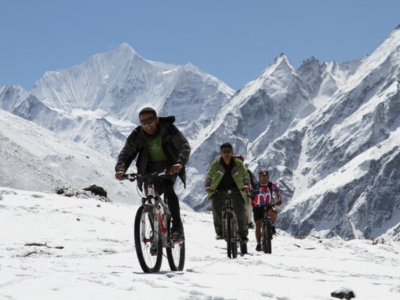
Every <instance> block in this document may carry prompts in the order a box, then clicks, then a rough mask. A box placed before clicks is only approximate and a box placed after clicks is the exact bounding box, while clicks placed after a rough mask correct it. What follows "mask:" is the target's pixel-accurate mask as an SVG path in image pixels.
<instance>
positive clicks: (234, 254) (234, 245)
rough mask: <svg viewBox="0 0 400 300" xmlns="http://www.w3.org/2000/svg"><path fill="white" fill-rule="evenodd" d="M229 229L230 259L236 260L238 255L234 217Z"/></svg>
mask: <svg viewBox="0 0 400 300" xmlns="http://www.w3.org/2000/svg"><path fill="white" fill-rule="evenodd" d="M231 223H232V224H231V228H232V233H233V235H232V239H231V249H232V250H231V252H232V257H233V258H236V257H237V254H238V234H237V223H236V219H235V218H234V217H232V218H231Z"/></svg>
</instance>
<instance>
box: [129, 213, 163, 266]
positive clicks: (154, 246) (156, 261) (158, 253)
mask: <svg viewBox="0 0 400 300" xmlns="http://www.w3.org/2000/svg"><path fill="white" fill-rule="evenodd" d="M134 235H135V249H136V254H137V258H138V260H139V264H140V266H141V268H142V270H143V272H145V273H154V272H158V271H160V268H161V262H162V241H161V237H160V235H159V236H158V237H155V236H154V235H155V228H154V212H153V209H152V208H151V207H146V206H141V207H139V209H138V211H137V213H136V217H135V228H134Z"/></svg>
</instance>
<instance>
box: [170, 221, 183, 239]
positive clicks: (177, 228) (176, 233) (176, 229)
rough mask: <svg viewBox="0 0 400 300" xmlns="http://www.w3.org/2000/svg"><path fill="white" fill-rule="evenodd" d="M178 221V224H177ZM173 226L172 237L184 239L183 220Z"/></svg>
mask: <svg viewBox="0 0 400 300" xmlns="http://www.w3.org/2000/svg"><path fill="white" fill-rule="evenodd" d="M175 223H178V224H175ZM175 223H174V224H173V225H172V227H171V238H172V239H178V240H180V239H183V235H184V234H183V226H182V222H175Z"/></svg>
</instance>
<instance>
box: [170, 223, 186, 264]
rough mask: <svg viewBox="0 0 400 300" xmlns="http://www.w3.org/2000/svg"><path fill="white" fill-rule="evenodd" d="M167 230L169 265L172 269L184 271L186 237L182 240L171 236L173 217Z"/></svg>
mask: <svg viewBox="0 0 400 300" xmlns="http://www.w3.org/2000/svg"><path fill="white" fill-rule="evenodd" d="M167 224H168V225H167V230H168V243H169V245H168V247H167V249H166V251H167V259H168V264H169V267H170V268H171V271H182V270H183V267H184V266H185V239H184V238H182V239H180V240H173V239H171V237H170V232H171V231H170V230H171V217H169V220H168V222H167Z"/></svg>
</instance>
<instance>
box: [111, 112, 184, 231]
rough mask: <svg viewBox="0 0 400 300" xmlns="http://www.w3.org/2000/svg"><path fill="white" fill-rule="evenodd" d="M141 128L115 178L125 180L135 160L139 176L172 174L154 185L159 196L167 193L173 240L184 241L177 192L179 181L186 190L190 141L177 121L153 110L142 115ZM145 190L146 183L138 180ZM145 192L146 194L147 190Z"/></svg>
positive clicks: (121, 157)
mask: <svg viewBox="0 0 400 300" xmlns="http://www.w3.org/2000/svg"><path fill="white" fill-rule="evenodd" d="M139 121H140V124H141V125H140V126H138V127H136V128H135V129H134V130H133V131H132V133H131V134H130V135H129V137H128V138H127V140H126V143H125V146H124V148H123V149H122V150H121V153H120V154H119V156H118V162H117V164H116V166H115V171H116V174H115V178H116V179H117V180H122V178H123V175H124V174H125V172H126V171H127V170H128V168H129V166H130V165H131V163H132V161H133V160H134V159H135V158H136V156H137V160H136V167H137V172H138V174H140V175H145V174H148V173H153V172H159V171H163V170H169V172H170V173H171V176H168V177H167V178H165V179H162V182H161V183H159V184H155V187H156V188H157V191H158V192H159V194H162V193H164V194H165V196H166V198H167V200H168V208H169V210H170V212H171V215H172V228H171V236H173V237H175V238H183V235H184V233H183V225H182V220H181V214H180V205H179V200H178V197H177V195H176V193H175V190H174V184H175V181H176V177H177V176H179V178H180V179H181V180H182V182H183V184H184V186H185V187H186V184H185V181H186V173H185V165H186V164H187V162H188V161H189V155H190V145H189V142H188V141H187V139H186V138H185V137H184V136H183V134H182V133H181V132H180V131H179V129H178V128H177V127H176V126H175V125H174V124H173V123H174V122H175V117H173V116H170V117H158V116H157V113H156V111H155V110H154V109H153V108H151V107H146V108H143V109H142V110H141V111H140V112H139ZM137 184H138V187H139V188H140V190H142V184H143V182H141V181H140V179H138V181H137ZM145 192H146V193H147V191H146V189H145Z"/></svg>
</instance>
